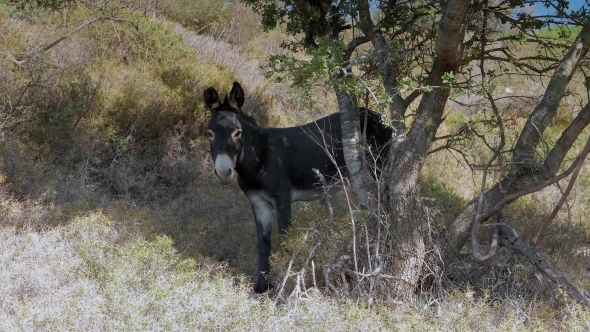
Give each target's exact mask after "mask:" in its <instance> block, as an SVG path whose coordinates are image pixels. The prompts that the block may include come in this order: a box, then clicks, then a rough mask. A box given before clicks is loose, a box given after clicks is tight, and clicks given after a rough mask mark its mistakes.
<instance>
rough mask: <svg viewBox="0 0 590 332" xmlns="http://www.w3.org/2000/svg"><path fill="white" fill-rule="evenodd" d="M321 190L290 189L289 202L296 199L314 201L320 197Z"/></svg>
mask: <svg viewBox="0 0 590 332" xmlns="http://www.w3.org/2000/svg"><path fill="white" fill-rule="evenodd" d="M322 195H323V192H322V191H321V190H313V189H308V190H301V189H293V190H291V202H296V201H315V200H316V199H320V198H322Z"/></svg>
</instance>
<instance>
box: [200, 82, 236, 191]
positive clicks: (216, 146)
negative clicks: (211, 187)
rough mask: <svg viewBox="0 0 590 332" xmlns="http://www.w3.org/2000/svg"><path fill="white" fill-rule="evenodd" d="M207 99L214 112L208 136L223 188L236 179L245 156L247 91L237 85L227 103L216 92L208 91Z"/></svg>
mask: <svg viewBox="0 0 590 332" xmlns="http://www.w3.org/2000/svg"><path fill="white" fill-rule="evenodd" d="M204 97H205V104H206V105H207V107H209V109H210V110H211V121H209V125H208V126H207V134H208V135H209V142H210V147H211V157H212V158H213V162H214V163H215V169H214V173H215V176H217V178H218V179H219V181H221V183H222V184H228V183H230V182H231V180H232V179H233V178H234V177H235V176H236V175H235V173H236V172H235V170H234V169H235V167H236V163H237V162H238V161H239V160H240V158H241V156H242V154H243V153H242V124H241V123H240V115H241V110H240V108H241V107H242V105H243V104H244V90H242V87H241V86H240V84H238V83H234V85H233V87H232V89H231V92H230V93H229V96H226V97H225V100H224V101H223V102H221V100H220V99H219V95H218V94H217V91H215V89H214V88H208V89H206V90H205V92H204Z"/></svg>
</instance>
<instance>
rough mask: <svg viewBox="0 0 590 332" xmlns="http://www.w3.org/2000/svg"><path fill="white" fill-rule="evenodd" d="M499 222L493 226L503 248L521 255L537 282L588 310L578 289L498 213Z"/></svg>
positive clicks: (586, 303) (588, 302) (589, 306)
mask: <svg viewBox="0 0 590 332" xmlns="http://www.w3.org/2000/svg"><path fill="white" fill-rule="evenodd" d="M498 219H499V221H500V220H501V221H502V222H499V223H498V224H497V225H495V226H496V227H497V228H499V229H500V234H501V235H502V240H503V241H502V243H503V244H504V246H506V247H508V248H510V249H512V250H514V251H516V252H518V253H520V254H521V255H523V256H524V257H525V258H526V259H527V260H528V261H529V262H530V263H531V264H532V265H533V266H534V267H535V275H536V276H537V278H538V279H539V281H540V282H541V283H542V284H543V285H544V286H545V287H546V288H549V290H550V291H555V289H556V288H561V289H563V290H564V291H565V292H566V293H567V294H568V295H569V296H570V297H571V298H572V299H574V300H575V301H576V302H577V303H579V304H580V305H582V306H583V307H584V308H585V309H588V308H590V301H589V300H588V298H587V297H585V296H584V295H582V293H580V291H578V289H577V288H576V287H575V286H574V285H572V284H571V283H570V282H569V281H567V279H566V278H565V277H564V276H563V275H562V274H561V273H559V271H557V270H556V269H555V268H554V267H553V266H552V265H551V264H550V263H549V262H548V261H547V260H546V259H545V257H543V255H542V254H541V252H540V251H538V250H537V249H535V248H534V247H533V246H531V245H529V244H528V243H527V242H526V241H525V240H524V239H523V238H522V237H521V236H519V235H518V233H516V231H515V230H514V228H512V227H510V226H508V225H507V224H506V223H504V222H503V220H502V219H503V216H502V214H501V213H498Z"/></svg>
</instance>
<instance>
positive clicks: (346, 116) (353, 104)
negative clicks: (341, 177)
mask: <svg viewBox="0 0 590 332" xmlns="http://www.w3.org/2000/svg"><path fill="white" fill-rule="evenodd" d="M336 98H337V99H338V111H339V113H340V121H341V124H340V126H341V128H342V150H343V154H344V160H345V161H346V170H347V171H348V180H349V181H350V186H351V190H352V193H353V195H354V196H355V199H356V200H357V202H358V204H359V206H361V207H365V208H371V207H374V206H375V202H374V198H373V197H372V196H371V194H370V193H372V192H375V191H374V190H375V188H376V186H375V183H374V181H373V178H372V177H371V172H370V170H369V168H368V167H367V163H366V162H365V158H364V149H363V140H362V136H361V132H360V112H359V108H358V104H357V101H356V97H355V96H352V95H350V94H349V93H347V92H345V91H343V90H339V89H336Z"/></svg>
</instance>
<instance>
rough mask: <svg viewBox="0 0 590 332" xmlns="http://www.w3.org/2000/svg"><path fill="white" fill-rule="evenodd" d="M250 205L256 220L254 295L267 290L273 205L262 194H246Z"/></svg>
mask: <svg viewBox="0 0 590 332" xmlns="http://www.w3.org/2000/svg"><path fill="white" fill-rule="evenodd" d="M247 196H248V198H249V199H250V202H251V203H252V212H254V219H256V231H257V234H258V244H257V247H258V275H257V276H256V286H254V291H255V292H256V293H263V292H266V291H267V290H268V281H267V280H266V274H267V273H268V272H269V271H270V263H269V261H268V260H269V257H270V247H271V242H270V237H271V232H272V219H273V211H274V206H273V204H272V203H271V202H270V201H268V200H267V199H266V198H264V196H263V195H262V193H248V194H247Z"/></svg>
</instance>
